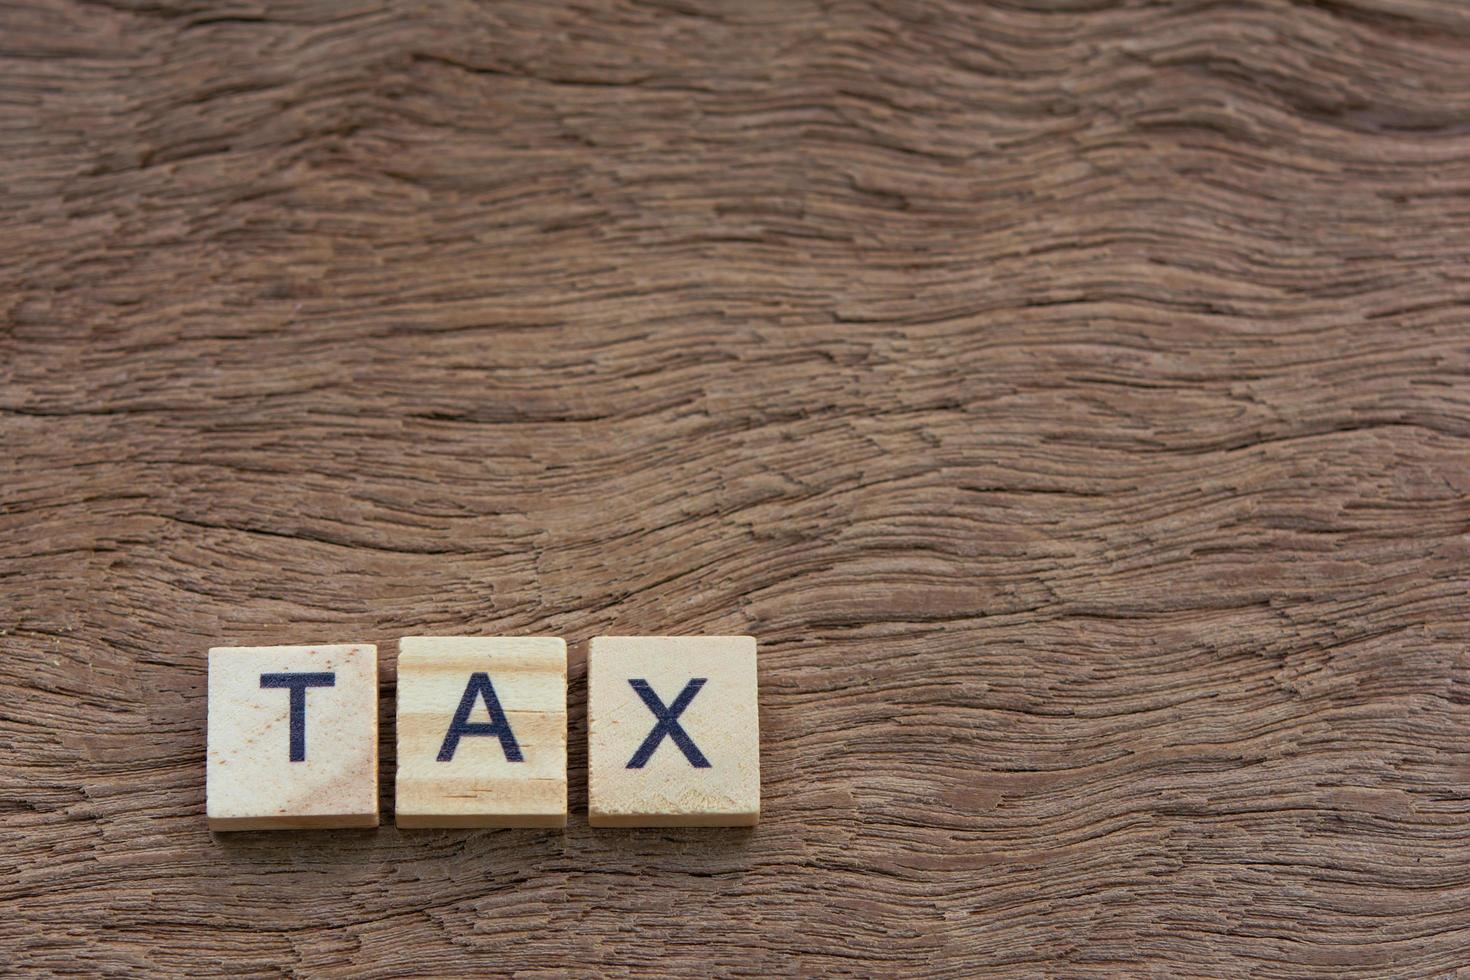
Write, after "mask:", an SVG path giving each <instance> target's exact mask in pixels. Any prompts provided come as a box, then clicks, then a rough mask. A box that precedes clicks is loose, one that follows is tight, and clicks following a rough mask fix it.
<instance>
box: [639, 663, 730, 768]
mask: <svg viewBox="0 0 1470 980" xmlns="http://www.w3.org/2000/svg"><path fill="white" fill-rule="evenodd" d="M705 680H707V678H704V677H696V678H694V679H693V680H691V681H690V682H689V683H688V684H685V685H684V690H682V691H680V692H679V696H678V697H677V698H674V703H673V704H671V705H669V706H668V707H667V708H666V707H664V703H663V702H662V701H660V700H659V698H658V695H657V694H654V693H653V688H651V687H649V686H648V681H645V680H643V679H642V678H634V679H632V680H629V681H628V683H629V684H631V685H632V686H633V690H635V691H637V692H638V696H639V697H640V698H642V699H643V703H644V704H646V705H648V710H649V711H652V712H653V716H654V717H655V718H657V719H658V724H657V725H654V726H653V731H651V732H649V733H648V737H647V738H645V739H644V740H643V744H642V745H640V746H638V751H637V752H634V753H633V758H631V759H629V760H628V766H627V768H629V769H642V768H643V766H644V765H645V764H646V763H647V762H648V760H649V758H651V757H652V756H653V750H654V749H656V748H658V746H659V743H660V742H662V741H663V740H664V736H665V735H667V736H668V737H669V738H671V739H673V741H674V744H675V745H677V746H679V749H680V751H682V752H683V753H684V758H686V759H688V760H689V764H690V765H691V766H693V767H694V768H696V769H708V768H710V764H709V760H708V759H706V758H705V757H704V753H703V752H701V751H699V746H697V745H695V744H694V740H693V739H691V738H690V737H689V733H688V732H686V731H684V728H683V726H682V725H680V724H679V720H678V719H679V716H680V715H682V714H683V713H684V709H685V708H687V707H689V702H690V701H693V700H694V695H696V694H698V693H699V689H700V688H702V687H704V682H705Z"/></svg>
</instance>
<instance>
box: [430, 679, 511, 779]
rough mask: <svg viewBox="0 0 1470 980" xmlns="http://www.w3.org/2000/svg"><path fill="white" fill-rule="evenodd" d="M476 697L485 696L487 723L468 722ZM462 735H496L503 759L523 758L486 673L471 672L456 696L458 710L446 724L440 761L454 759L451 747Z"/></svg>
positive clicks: (454, 747) (456, 745) (454, 745)
mask: <svg viewBox="0 0 1470 980" xmlns="http://www.w3.org/2000/svg"><path fill="white" fill-rule="evenodd" d="M476 697H483V698H484V699H485V710H486V711H488V712H490V723H489V724H488V725H487V724H485V723H484V722H471V721H470V712H471V711H473V710H475V698H476ZM464 735H498V736H499V737H500V748H501V750H502V751H504V752H505V761H506V762H521V761H522V758H521V747H520V745H518V744H517V743H516V737H515V733H514V732H512V731H511V730H510V720H509V719H508V718H506V717H505V712H504V711H502V710H501V708H500V699H499V698H497V697H496V696H495V685H494V684H491V683H490V675H489V674H483V673H477V674H471V675H470V682H469V684H467V685H465V689H464V697H462V698H460V699H459V710H457V711H455V713H454V721H452V722H450V723H449V731H448V733H447V734H445V736H444V744H443V745H442V746H440V747H439V761H440V762H448V761H449V760H450V759H453V758H454V750H455V749H456V748H458V747H459V740H460V737H461V736H464Z"/></svg>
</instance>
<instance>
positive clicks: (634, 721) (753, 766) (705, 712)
mask: <svg viewBox="0 0 1470 980" xmlns="http://www.w3.org/2000/svg"><path fill="white" fill-rule="evenodd" d="M655 710H657V711H658V712H659V714H663V715H666V716H667V717H668V724H665V722H663V721H661V720H660V718H659V714H655ZM587 749H588V790H589V800H588V809H587V815H588V822H589V823H590V824H591V825H592V826H594V827H717V826H751V825H754V824H755V823H756V821H758V820H759V819H760V723H759V717H758V709H757V703H756V669H755V639H754V637H749V636H598V637H594V638H593V639H592V642H591V643H590V644H589V645H588V651H587ZM650 750H651V751H650Z"/></svg>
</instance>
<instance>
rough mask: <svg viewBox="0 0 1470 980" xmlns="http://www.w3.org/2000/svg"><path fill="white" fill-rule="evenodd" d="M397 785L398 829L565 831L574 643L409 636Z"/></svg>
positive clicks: (401, 671) (402, 660)
mask: <svg viewBox="0 0 1470 980" xmlns="http://www.w3.org/2000/svg"><path fill="white" fill-rule="evenodd" d="M492 697H493V698H494V705H495V706H497V707H498V710H492V702H491V698H492ZM457 719H458V721H459V724H458V725H456V720H457ZM465 726H468V727H469V729H470V730H469V731H463V730H462V729H463V728H464V727H465ZM451 730H454V731H457V732H459V734H458V737H457V738H456V737H455V736H454V735H453V734H451ZM397 786H398V790H397V801H396V803H395V811H396V818H395V819H396V821H397V823H398V826H400V827H565V826H566V823H567V644H566V641H565V640H562V639H561V638H559V637H552V636H536V637H503V636H495V637H476V636H405V637H404V638H403V639H402V640H401V641H400V642H399V645H398V781H397Z"/></svg>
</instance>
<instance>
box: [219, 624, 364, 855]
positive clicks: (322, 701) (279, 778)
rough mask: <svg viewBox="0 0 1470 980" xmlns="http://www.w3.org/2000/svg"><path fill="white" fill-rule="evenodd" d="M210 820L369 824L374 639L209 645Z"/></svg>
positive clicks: (260, 826)
mask: <svg viewBox="0 0 1470 980" xmlns="http://www.w3.org/2000/svg"><path fill="white" fill-rule="evenodd" d="M205 783H206V787H207V788H206V790H205V796H206V797H207V803H206V812H207V814H208V818H209V829H210V830H268V829H291V828H305V827H376V826H377V825H378V648H377V647H375V646H372V645H371V644H366V643H362V644H344V645H335V646H315V647H215V648H214V649H212V650H210V651H209V751H208V762H207V764H206V767H205Z"/></svg>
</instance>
